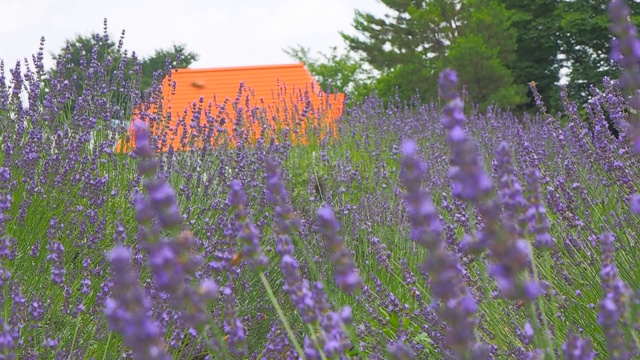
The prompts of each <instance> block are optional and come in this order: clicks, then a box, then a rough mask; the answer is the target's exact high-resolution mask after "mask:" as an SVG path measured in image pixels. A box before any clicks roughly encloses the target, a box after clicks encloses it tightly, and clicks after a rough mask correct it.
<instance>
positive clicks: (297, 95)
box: [117, 63, 345, 151]
mask: <svg viewBox="0 0 640 360" xmlns="http://www.w3.org/2000/svg"><path fill="white" fill-rule="evenodd" d="M344 99H345V96H344V94H326V93H324V92H323V91H322V89H321V87H320V86H319V84H318V83H317V82H316V81H315V80H314V79H313V76H312V75H311V73H310V72H309V71H308V70H307V69H306V67H305V66H304V64H303V63H297V64H290V65H270V66H247V67H231V68H215V69H178V70H174V71H172V72H171V73H170V74H169V75H167V76H166V77H165V79H164V81H163V85H162V95H161V97H160V98H159V99H156V100H155V103H154V104H153V105H152V106H151V107H152V108H151V109H148V110H147V111H145V112H142V111H140V110H139V109H138V110H137V111H136V116H135V118H137V119H140V120H143V121H145V122H147V124H148V127H149V129H150V132H151V135H152V137H153V140H154V141H157V145H158V149H159V150H160V151H167V150H168V149H170V148H172V149H173V150H175V151H180V150H189V149H193V148H194V147H202V146H203V145H204V144H205V143H210V145H211V146H216V145H219V144H223V143H225V142H226V143H227V144H237V143H238V141H243V142H253V141H255V140H256V139H258V138H261V137H266V138H267V139H264V140H265V141H267V142H268V141H269V138H271V137H272V136H273V137H275V138H277V137H278V136H279V135H281V134H283V131H284V133H286V132H287V131H285V130H288V134H289V135H288V136H290V137H291V138H290V139H291V140H293V141H294V142H299V143H303V144H304V143H307V141H308V139H309V136H315V137H317V136H318V135H320V136H325V135H326V134H334V135H335V121H336V120H337V119H338V118H339V117H340V116H341V115H342V111H343V108H344ZM131 131H132V129H131V130H130V135H131ZM133 139H134V136H128V140H127V141H126V145H125V143H123V142H121V143H119V145H118V149H117V150H118V151H128V150H131V149H132V148H133V146H135V144H134V143H133Z"/></svg>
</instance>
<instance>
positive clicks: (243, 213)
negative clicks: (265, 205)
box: [229, 180, 268, 271]
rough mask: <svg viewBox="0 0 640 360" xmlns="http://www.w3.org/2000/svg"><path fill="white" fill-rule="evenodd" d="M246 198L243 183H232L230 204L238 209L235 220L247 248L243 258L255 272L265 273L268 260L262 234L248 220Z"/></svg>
mask: <svg viewBox="0 0 640 360" xmlns="http://www.w3.org/2000/svg"><path fill="white" fill-rule="evenodd" d="M246 201H247V200H246V196H245V193H244V190H243V188H242V183H240V181H238V180H233V181H231V192H230V193H229V204H231V206H232V207H233V208H235V209H236V212H235V214H234V219H235V221H236V228H237V232H238V237H239V238H240V239H241V240H243V242H244V244H245V246H244V248H243V249H242V256H243V257H244V258H246V259H248V261H249V266H250V267H251V269H253V270H254V271H263V270H264V269H266V267H267V262H268V260H267V258H266V256H265V255H264V253H263V252H262V248H261V247H260V234H259V232H258V229H256V227H255V225H253V223H251V221H249V220H248V214H247V210H246V209H245V206H246Z"/></svg>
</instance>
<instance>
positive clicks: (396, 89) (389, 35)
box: [285, 0, 640, 111]
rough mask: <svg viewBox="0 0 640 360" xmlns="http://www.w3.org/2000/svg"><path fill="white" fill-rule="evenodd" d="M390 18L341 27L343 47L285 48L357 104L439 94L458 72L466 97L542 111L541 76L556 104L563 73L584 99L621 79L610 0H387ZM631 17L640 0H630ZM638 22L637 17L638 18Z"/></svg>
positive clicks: (363, 17)
mask: <svg viewBox="0 0 640 360" xmlns="http://www.w3.org/2000/svg"><path fill="white" fill-rule="evenodd" d="M381 2H382V3H383V4H384V5H386V6H387V8H388V12H387V13H386V15H385V16H383V17H376V16H373V15H372V14H370V13H366V12H363V11H356V12H355V16H354V20H353V27H354V30H355V31H354V32H353V31H352V32H349V33H347V32H342V33H341V36H342V38H343V40H344V45H345V51H338V47H335V48H333V49H332V51H331V52H330V53H329V54H324V53H320V54H319V55H320V56H319V57H313V56H312V55H311V50H309V49H307V48H304V47H303V46H300V45H298V47H296V48H289V49H286V50H285V52H287V53H288V54H289V55H290V56H291V57H293V58H294V59H296V60H298V61H303V62H305V63H307V66H308V68H309V70H310V71H311V72H312V73H313V74H314V75H315V76H316V78H317V79H318V80H319V82H320V83H321V84H322V85H324V86H325V87H327V86H329V84H330V87H331V89H332V90H330V91H339V92H345V93H347V94H348V95H349V98H350V101H352V102H357V101H359V100H361V99H362V98H363V97H364V96H366V95H367V94H370V93H371V92H373V91H375V92H376V93H377V94H378V95H379V96H381V97H383V98H385V99H391V98H395V97H399V98H400V99H401V100H407V101H409V100H411V99H415V98H416V97H417V99H418V100H420V101H429V100H431V99H435V98H437V97H438V94H437V89H438V86H437V82H438V79H437V75H438V73H439V72H440V71H441V70H442V69H444V68H446V67H452V68H455V69H456V70H457V71H458V75H459V77H460V81H461V83H462V84H464V85H466V89H467V92H468V98H469V100H470V101H472V102H473V103H476V104H479V105H480V106H486V105H489V104H491V103H495V104H497V105H499V106H500V107H502V108H506V107H509V108H511V109H512V110H515V111H533V110H535V100H534V98H533V95H532V94H531V92H530V90H529V87H528V85H527V84H528V83H530V82H532V81H533V82H535V83H536V86H537V89H538V91H539V92H540V93H541V95H542V96H543V99H544V101H545V103H546V105H547V108H548V109H550V110H551V111H555V110H559V109H560V108H561V103H560V96H559V87H558V84H559V83H560V80H561V78H563V79H566V80H567V81H568V84H567V88H568V92H569V95H570V97H571V98H572V99H574V100H576V101H577V102H578V103H579V104H584V103H585V102H586V101H587V99H588V98H589V95H590V92H589V87H590V86H591V85H594V86H600V83H601V81H602V78H603V77H604V76H609V77H612V78H616V77H617V76H618V72H619V70H618V68H617V66H616V65H615V64H614V63H613V62H612V61H610V60H609V53H610V41H611V35H610V31H609V19H608V17H607V10H606V9H607V4H608V1H607V0H579V1H567V0H528V1H522V0H422V1H407V0H381ZM629 6H630V7H631V10H632V13H633V14H639V13H640V2H638V1H634V2H629ZM632 20H633V22H634V23H640V16H635V17H634V18H633V19H632Z"/></svg>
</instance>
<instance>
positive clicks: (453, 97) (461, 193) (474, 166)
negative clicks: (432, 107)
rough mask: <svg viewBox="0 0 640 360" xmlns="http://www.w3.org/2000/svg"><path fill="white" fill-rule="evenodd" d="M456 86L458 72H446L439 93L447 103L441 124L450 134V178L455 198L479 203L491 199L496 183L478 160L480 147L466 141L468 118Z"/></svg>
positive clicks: (441, 80) (443, 73)
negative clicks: (489, 197)
mask: <svg viewBox="0 0 640 360" xmlns="http://www.w3.org/2000/svg"><path fill="white" fill-rule="evenodd" d="M457 85H458V76H457V74H456V72H455V71H453V70H451V69H446V70H444V71H442V72H441V73H440V93H441V95H442V99H443V100H445V101H446V102H447V103H446V104H445V105H444V107H443V109H442V119H441V123H442V125H443V126H444V128H445V129H446V130H447V143H448V144H449V146H450V148H451V157H450V161H451V168H450V169H449V178H450V179H451V181H452V194H453V195H454V196H458V197H460V198H461V199H463V200H465V201H470V202H478V201H481V200H483V199H485V198H486V197H488V196H489V195H490V193H491V191H493V183H492V182H491V178H489V176H488V175H487V173H486V172H485V171H484V169H483V167H482V164H481V162H480V161H479V158H478V156H476V154H477V152H478V146H477V144H476V143H475V142H473V141H472V140H471V139H470V138H469V137H467V134H466V133H465V130H464V128H463V127H464V123H465V121H466V118H465V116H464V112H463V107H464V104H463V103H462V100H461V99H460V98H459V97H458V95H457V92H456V86H457Z"/></svg>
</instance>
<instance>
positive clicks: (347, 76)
mask: <svg viewBox="0 0 640 360" xmlns="http://www.w3.org/2000/svg"><path fill="white" fill-rule="evenodd" d="M284 52H285V53H286V54H287V55H289V56H290V57H291V58H293V59H295V60H296V61H299V62H302V63H304V64H305V66H306V67H307V69H309V72H311V74H313V76H314V78H315V79H316V81H318V83H319V84H320V86H321V87H322V89H323V90H324V91H325V92H331V93H336V92H338V93H343V94H346V95H347V98H348V101H349V102H350V103H356V102H358V101H360V100H362V99H363V97H364V96H366V95H367V94H368V93H369V92H370V90H371V76H372V75H371V72H370V71H367V70H366V69H365V68H364V67H363V64H362V63H361V62H360V61H358V59H356V58H355V56H354V54H353V52H351V51H346V52H345V53H343V54H339V53H338V48H337V47H335V46H334V47H332V48H331V52H330V53H329V54H325V53H322V52H318V54H319V56H320V57H319V58H318V57H312V55H311V50H310V49H308V48H304V47H303V46H301V45H298V47H295V48H294V47H289V48H287V49H284Z"/></svg>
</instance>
